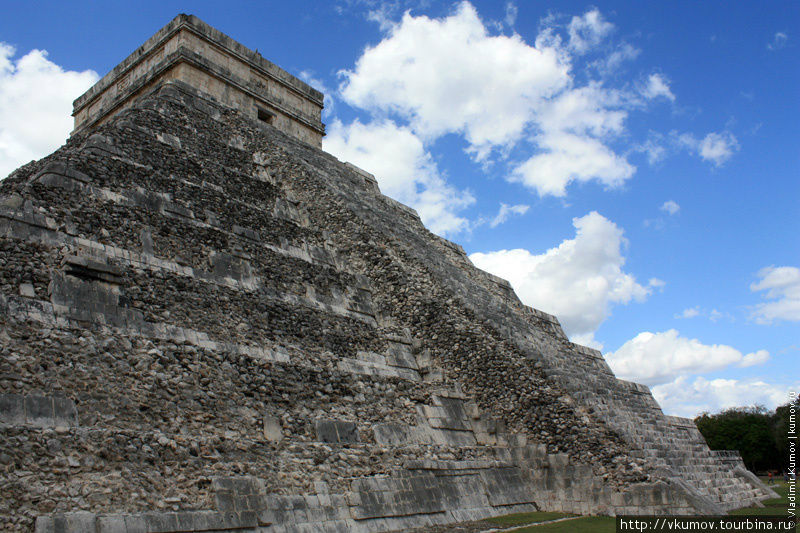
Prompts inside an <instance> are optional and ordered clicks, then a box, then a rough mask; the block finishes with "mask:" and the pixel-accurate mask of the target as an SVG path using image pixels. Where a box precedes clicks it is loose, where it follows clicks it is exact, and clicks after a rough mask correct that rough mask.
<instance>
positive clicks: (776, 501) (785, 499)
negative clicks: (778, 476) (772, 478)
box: [728, 481, 789, 516]
mask: <svg viewBox="0 0 800 533" xmlns="http://www.w3.org/2000/svg"><path fill="white" fill-rule="evenodd" d="M767 486H768V487H769V488H771V489H772V490H774V491H775V492H777V493H778V495H779V496H780V497H779V498H772V499H769V500H764V501H763V502H761V503H763V504H764V507H745V508H744V509H735V510H733V511H731V512H729V513H728V514H730V515H734V516H736V515H757V516H768V515H772V516H779V515H780V516H786V510H787V509H788V508H789V484H788V483H786V482H784V481H779V482H777V483H775V484H772V485H767Z"/></svg>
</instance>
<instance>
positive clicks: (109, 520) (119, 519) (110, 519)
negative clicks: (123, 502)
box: [97, 514, 133, 533]
mask: <svg viewBox="0 0 800 533" xmlns="http://www.w3.org/2000/svg"><path fill="white" fill-rule="evenodd" d="M97 531H98V533H133V532H129V531H128V528H127V527H126V525H125V515H121V514H115V515H100V516H98V517H97Z"/></svg>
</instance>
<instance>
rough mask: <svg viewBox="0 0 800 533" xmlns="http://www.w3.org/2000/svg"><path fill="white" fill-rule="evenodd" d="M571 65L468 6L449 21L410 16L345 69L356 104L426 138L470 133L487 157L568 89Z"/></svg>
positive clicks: (346, 88)
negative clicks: (489, 25) (401, 121)
mask: <svg viewBox="0 0 800 533" xmlns="http://www.w3.org/2000/svg"><path fill="white" fill-rule="evenodd" d="M568 68H569V67H568V65H567V64H565V63H563V62H562V60H561V57H560V56H559V54H558V52H557V51H556V50H554V49H552V48H546V47H542V48H536V47H532V46H529V45H527V44H526V43H525V42H524V41H523V40H522V38H521V37H520V36H519V35H512V36H504V35H498V36H491V35H489V34H488V32H487V30H486V27H485V26H484V24H483V22H482V21H481V20H480V18H479V17H478V13H477V12H476V10H475V8H474V7H473V6H472V5H471V4H469V3H467V2H463V3H461V4H459V5H458V7H457V9H456V11H455V12H454V13H453V14H451V15H450V16H448V17H445V18H442V19H431V18H428V17H426V16H419V17H414V16H412V15H411V14H410V13H408V12H407V13H406V14H405V15H404V16H403V18H402V20H401V21H400V22H399V23H397V24H395V25H394V26H393V27H392V28H391V30H390V32H389V34H388V35H387V36H386V38H385V39H383V40H382V41H381V42H380V43H378V44H377V45H375V46H373V47H369V48H367V49H366V50H364V53H363V54H362V56H361V57H360V58H359V59H358V61H357V62H356V66H355V68H354V70H352V71H344V72H342V75H343V76H344V78H345V79H344V82H343V84H342V86H341V93H342V97H343V98H344V99H345V100H346V101H347V102H348V103H350V104H351V105H355V106H358V107H361V108H364V109H368V110H373V111H379V112H384V113H386V112H389V113H397V114H398V115H400V116H402V117H403V118H405V119H407V120H409V122H410V124H411V127H412V129H413V130H414V131H415V132H417V133H418V134H420V135H422V136H423V137H424V138H435V137H437V136H440V135H443V134H445V133H451V132H458V133H463V134H464V136H465V137H466V139H467V141H468V142H469V144H470V145H471V147H472V149H473V150H474V151H475V153H476V154H478V156H479V157H482V156H485V155H486V154H487V153H488V151H489V150H491V148H492V147H493V146H496V145H505V144H507V143H513V142H515V141H517V140H518V139H519V138H520V136H521V135H522V133H523V131H524V128H525V126H526V124H527V123H528V122H529V121H530V120H531V117H532V115H533V113H534V111H535V109H536V107H537V106H538V105H540V103H541V101H542V100H543V99H545V98H548V97H550V96H552V95H553V94H555V93H556V92H557V91H559V90H561V89H563V88H564V87H566V86H567V85H568V83H569V76H568Z"/></svg>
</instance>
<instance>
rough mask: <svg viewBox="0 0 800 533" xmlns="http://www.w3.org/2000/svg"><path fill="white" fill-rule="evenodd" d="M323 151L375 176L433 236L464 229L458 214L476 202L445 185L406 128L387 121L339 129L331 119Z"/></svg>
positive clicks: (358, 124)
mask: <svg viewBox="0 0 800 533" xmlns="http://www.w3.org/2000/svg"><path fill="white" fill-rule="evenodd" d="M323 149H324V150H326V151H327V152H330V153H331V154H333V155H335V156H336V157H338V158H339V159H342V160H343V161H349V162H351V163H353V164H354V165H356V166H358V167H361V168H363V169H364V170H366V171H368V172H370V173H372V174H374V175H375V178H376V179H377V180H378V184H379V185H380V188H381V191H383V193H384V194H386V195H388V196H391V197H392V198H394V199H396V200H398V201H400V202H403V203H405V204H408V205H410V206H411V207H413V208H414V209H416V210H417V212H418V213H419V216H420V218H421V219H422V221H423V222H424V223H425V225H426V226H427V227H428V228H429V229H430V230H431V231H433V232H434V233H438V234H450V233H456V232H459V231H462V230H465V229H467V227H468V221H467V219H465V218H463V217H461V216H459V215H458V212H459V211H460V210H462V209H464V208H466V207H468V206H469V205H471V204H472V203H474V202H475V198H473V196H472V195H471V194H470V193H469V192H468V191H459V190H457V189H455V188H453V187H451V186H450V185H448V184H447V182H446V181H445V179H444V178H443V177H442V176H441V174H440V173H439V170H438V168H437V166H436V163H435V162H434V161H433V158H432V157H431V155H430V154H429V153H428V152H427V151H426V150H425V146H424V145H423V143H422V141H421V140H420V139H419V138H418V137H417V136H416V135H415V134H414V132H412V131H411V130H410V129H409V128H407V127H401V126H398V125H397V124H395V123H393V122H391V121H388V120H387V121H378V122H370V123H368V124H362V123H361V122H359V121H358V120H356V121H354V122H353V123H351V124H348V125H344V124H342V123H341V122H340V121H338V120H336V121H334V122H333V124H331V127H330V128H329V130H328V133H327V135H326V136H325V137H324V139H323Z"/></svg>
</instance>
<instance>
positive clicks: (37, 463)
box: [0, 80, 769, 533]
mask: <svg viewBox="0 0 800 533" xmlns="http://www.w3.org/2000/svg"><path fill="white" fill-rule="evenodd" d="M149 91H150V92H148V93H146V94H143V95H142V96H141V97H138V98H137V99H135V100H134V101H131V102H129V104H128V106H127V108H125V109H124V110H121V111H120V112H119V113H117V114H116V115H114V116H109V117H107V119H106V120H105V122H104V123H103V124H100V125H97V126H96V127H94V128H91V129H88V128H87V129H81V130H79V131H78V132H76V133H75V134H74V135H73V136H72V137H71V139H70V140H69V141H68V143H67V144H66V145H65V146H64V147H62V148H61V149H59V150H58V151H57V152H55V153H54V154H52V155H51V156H49V157H47V158H45V159H43V160H41V161H38V162H35V163H32V164H30V165H27V166H25V167H23V168H21V169H19V170H18V171H16V172H15V173H13V174H12V175H11V176H9V177H8V178H7V179H6V180H5V181H3V182H2V184H0V262H1V263H2V268H0V328H1V329H0V353H1V354H2V357H0V463H2V465H3V468H1V469H0V486H2V487H3V490H2V491H0V529H3V530H4V531H31V530H35V531H37V532H39V533H77V532H85V531H93V532H100V533H111V532H115V533H116V532H124V533H134V532H145V531H146V532H177V531H217V532H221V531H249V532H256V531H259V532H265V533H266V532H304V531H323V532H356V533H357V532H372V531H389V530H408V529H412V528H415V527H424V526H427V525H433V524H448V523H453V522H459V521H465V520H472V519H478V518H484V517H487V516H491V515H498V514H505V513H511V512H523V511H533V510H552V511H566V512H575V513H592V514H621V513H625V514H664V513H670V514H695V513H705V514H710V513H719V512H722V511H723V510H724V508H729V507H736V506H742V505H747V504H750V503H752V502H753V501H755V500H758V499H761V498H764V497H767V496H769V492H768V491H766V490H765V489H764V487H763V486H762V485H760V484H759V483H758V480H757V479H753V478H752V476H748V475H747V473H746V471H744V469H743V468H741V465H740V464H739V463H736V461H731V460H730V459H729V458H726V457H720V456H719V455H717V454H712V453H711V452H710V451H709V450H708V447H707V446H706V445H705V443H704V442H703V441H702V438H701V437H700V436H699V434H697V433H696V431H694V432H692V431H691V428H689V427H688V426H686V425H685V423H684V422H682V421H681V420H676V419H672V418H670V417H666V416H664V415H663V413H662V412H661V411H660V409H659V408H658V406H657V404H656V403H655V401H654V400H653V398H652V396H650V394H649V391H648V390H647V389H646V388H644V387H641V386H638V385H635V384H630V383H627V382H624V381H620V380H618V379H616V378H615V377H614V376H613V374H612V373H611V371H610V370H609V369H608V366H607V365H606V364H605V362H604V361H603V359H602V357H600V356H599V354H597V353H595V352H592V351H590V350H588V349H586V348H582V347H580V346H576V345H574V344H572V343H570V342H569V341H568V340H567V338H566V337H565V336H564V334H563V332H562V331H561V328H560V326H559V325H558V321H557V320H556V319H555V317H552V316H550V315H547V314H545V313H542V312H539V311H536V310H533V309H530V308H527V307H525V306H523V305H522V304H521V303H520V302H519V300H518V299H517V298H516V296H515V295H514V293H513V291H512V290H511V288H510V286H509V285H508V283H507V282H506V281H504V280H501V279H499V278H497V277H495V276H491V275H489V274H487V273H485V272H482V271H480V270H478V269H476V268H475V267H474V266H473V265H472V264H471V263H470V262H469V259H468V258H467V257H466V255H465V254H464V252H463V250H462V249H461V248H460V247H459V246H458V245H455V244H453V243H451V242H449V241H446V240H444V239H441V238H439V237H437V236H435V235H433V234H431V233H430V232H428V231H427V230H426V229H425V228H424V227H423V225H422V223H421V222H420V220H419V217H418V216H417V215H416V213H415V212H414V211H413V210H412V209H409V208H408V207H406V206H403V205H401V204H398V203H397V202H395V201H393V200H391V199H389V198H387V197H385V196H383V195H382V194H381V193H380V191H379V190H378V187H377V185H376V182H375V179H374V178H373V177H372V176H370V175H369V174H367V173H365V172H363V171H361V170H359V169H357V168H355V167H353V166H352V165H348V164H343V163H341V162H339V161H338V160H336V159H335V158H333V157H332V156H330V155H328V154H326V153H324V152H322V151H320V150H319V149H317V148H315V147H313V146H311V145H309V144H308V143H305V142H301V141H300V140H298V139H297V138H295V137H293V136H288V135H286V134H285V133H284V132H282V131H280V130H279V129H276V128H274V127H272V126H270V125H265V124H263V123H261V122H260V121H259V120H258V119H257V118H256V117H252V116H247V115H243V114H241V113H239V112H237V111H235V110H233V109H231V108H230V107H229V106H227V105H225V104H223V103H220V102H217V101H215V100H214V99H213V98H211V97H210V96H209V95H208V94H207V93H204V92H202V91H198V90H196V89H194V88H192V87H190V86H188V85H186V84H184V83H182V82H180V81H174V80H172V81H168V82H162V83H161V84H159V85H157V86H155V87H151V88H149Z"/></svg>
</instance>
